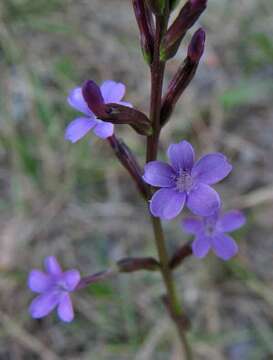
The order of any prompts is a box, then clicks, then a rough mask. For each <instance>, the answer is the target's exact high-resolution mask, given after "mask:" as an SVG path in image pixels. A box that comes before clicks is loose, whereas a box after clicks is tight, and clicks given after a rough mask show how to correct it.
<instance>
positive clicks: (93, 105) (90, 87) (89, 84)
mask: <svg viewBox="0 0 273 360" xmlns="http://www.w3.org/2000/svg"><path fill="white" fill-rule="evenodd" d="M82 95H83V98H84V100H85V101H86V103H87V105H88V107H89V109H90V110H91V111H93V112H94V113H95V114H97V113H99V112H100V111H101V108H102V106H103V104H104V100H103V97H102V93H101V91H100V88H99V86H98V85H97V84H96V83H95V82H94V81H93V80H86V81H85V82H84V83H83V85H82Z"/></svg>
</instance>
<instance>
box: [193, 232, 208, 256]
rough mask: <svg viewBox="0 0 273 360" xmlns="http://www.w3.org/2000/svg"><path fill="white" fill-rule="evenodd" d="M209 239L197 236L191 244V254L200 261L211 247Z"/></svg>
mask: <svg viewBox="0 0 273 360" xmlns="http://www.w3.org/2000/svg"><path fill="white" fill-rule="evenodd" d="M209 240H210V239H209V238H208V237H206V236H198V237H196V238H195V240H194V241H193V243H192V252H193V255H194V256H196V257H198V258H200V259H202V258H203V257H205V256H206V255H207V253H208V252H209V249H210V247H211V245H210V241H209Z"/></svg>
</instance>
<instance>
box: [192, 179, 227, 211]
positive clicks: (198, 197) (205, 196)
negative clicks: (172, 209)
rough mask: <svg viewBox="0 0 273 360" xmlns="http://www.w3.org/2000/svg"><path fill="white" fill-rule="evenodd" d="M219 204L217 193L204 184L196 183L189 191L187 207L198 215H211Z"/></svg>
mask: <svg viewBox="0 0 273 360" xmlns="http://www.w3.org/2000/svg"><path fill="white" fill-rule="evenodd" d="M220 204H221V200H220V197H219V195H218V193H217V192H216V191H215V190H214V189H212V188H211V187H210V186H208V185H206V184H197V185H196V186H195V187H194V188H193V189H192V190H191V191H190V193H189V195H188V199H187V206H188V208H189V209H190V210H191V211H192V212H193V213H194V214H195V215H200V216H209V215H212V214H213V213H214V212H215V211H216V210H217V209H218V208H219V207H220Z"/></svg>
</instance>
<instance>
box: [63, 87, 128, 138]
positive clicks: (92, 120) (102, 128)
mask: <svg viewBox="0 0 273 360" xmlns="http://www.w3.org/2000/svg"><path fill="white" fill-rule="evenodd" d="M125 90H126V88H125V85H124V84H122V83H117V82H115V81H112V80H106V81H104V82H103V83H102V85H101V86H100V88H99V91H100V93H101V94H100V95H101V97H102V99H103V101H104V103H105V104H109V103H116V104H120V105H125V106H130V107H131V104H129V103H127V102H125V101H121V100H122V98H123V97H124V95H125ZM67 101H68V103H69V105H70V106H72V107H73V108H75V109H76V110H78V111H80V112H82V113H83V114H84V115H85V116H83V117H78V118H76V119H75V120H74V121H72V122H71V123H70V124H69V125H68V126H67V128H66V130H65V139H66V140H69V141H71V142H72V143H75V142H77V141H78V140H80V139H82V138H83V137H84V136H85V135H86V134H87V133H88V132H89V131H90V130H92V131H93V132H94V134H95V135H97V136H98V137H100V138H101V139H106V138H108V137H110V136H112V135H113V133H114V125H113V124H112V123H110V122H105V121H102V120H100V119H98V118H96V116H95V114H94V113H93V111H92V110H91V109H90V107H88V105H87V103H86V101H85V100H84V97H83V94H82V88H81V87H77V88H75V89H73V90H71V92H70V94H69V96H68V98H67ZM94 101H96V99H94Z"/></svg>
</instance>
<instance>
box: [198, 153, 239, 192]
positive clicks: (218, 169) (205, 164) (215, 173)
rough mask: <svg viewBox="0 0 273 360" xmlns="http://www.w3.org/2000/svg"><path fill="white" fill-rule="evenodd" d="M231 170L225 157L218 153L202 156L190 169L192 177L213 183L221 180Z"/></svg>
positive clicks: (206, 182)
mask: <svg viewBox="0 0 273 360" xmlns="http://www.w3.org/2000/svg"><path fill="white" fill-rule="evenodd" d="M231 170H232V166H231V164H230V163H229V162H228V160H227V158H226V157H225V156H224V155H223V154H220V153H215V154H208V155H205V156H203V157H202V158H201V159H200V160H199V161H197V163H196V164H195V165H194V167H193V169H192V177H193V178H194V179H195V180H197V181H198V182H201V183H204V184H208V185H210V184H215V183H217V182H219V181H221V180H223V179H224V178H225V177H226V176H227V175H228V174H229V173H230V172H231Z"/></svg>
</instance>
